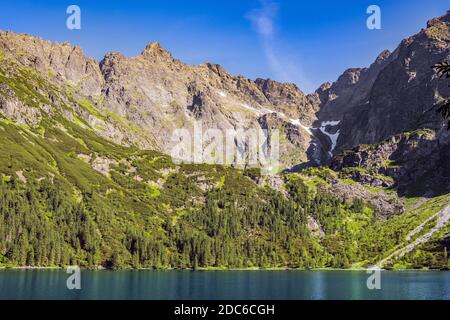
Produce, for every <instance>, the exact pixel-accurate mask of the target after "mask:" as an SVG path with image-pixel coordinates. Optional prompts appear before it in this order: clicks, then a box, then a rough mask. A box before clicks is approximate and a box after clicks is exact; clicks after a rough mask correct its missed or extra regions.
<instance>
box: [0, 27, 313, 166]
mask: <svg viewBox="0 0 450 320" xmlns="http://www.w3.org/2000/svg"><path fill="white" fill-rule="evenodd" d="M0 48H2V50H3V51H4V52H5V55H7V56H9V57H11V58H12V59H15V60H17V61H18V62H19V63H20V64H22V65H25V66H29V67H31V68H33V69H35V70H37V71H38V72H40V73H41V74H44V75H47V74H48V75H52V77H50V76H49V77H48V78H49V79H48V80H49V81H50V82H53V83H55V84H57V85H60V86H67V85H69V86H70V87H71V90H72V91H73V94H74V97H75V100H77V101H81V100H88V101H89V103H90V104H92V106H94V107H95V108H97V109H99V110H101V111H105V113H109V112H112V113H113V114H114V115H117V116H118V117H120V118H121V119H125V120H126V121H127V122H129V123H131V124H132V125H133V126H135V127H136V128H138V130H136V131H138V132H130V130H128V132H123V130H115V129H113V128H112V126H111V125H107V126H103V127H104V128H105V129H104V130H101V128H99V130H97V131H98V133H99V134H100V135H102V136H105V137H108V138H110V139H112V140H113V141H115V142H118V143H122V144H132V145H137V146H139V147H141V148H153V149H155V148H156V149H159V150H161V151H164V152H166V153H170V150H171V147H172V145H171V136H172V134H173V131H174V130H176V129H181V128H187V129H192V128H193V125H194V123H195V122H197V121H201V123H202V126H203V129H204V130H206V129H208V128H218V129H222V130H225V129H236V128H242V129H248V128H260V125H259V122H260V119H261V118H262V117H264V116H266V115H267V114H273V115H274V116H276V117H277V119H278V120H277V127H280V128H284V127H286V126H290V127H292V130H290V131H289V132H291V131H294V132H295V134H292V135H291V134H287V137H286V139H285V141H286V144H287V145H288V147H286V146H285V150H284V151H285V152H284V154H283V155H282V158H283V160H284V161H283V162H284V164H285V165H288V166H289V165H292V164H294V163H295V162H298V161H299V160H300V161H305V160H306V153H305V151H306V149H307V148H308V146H309V142H310V137H309V134H308V133H307V132H306V131H305V130H304V129H302V128H301V127H300V126H299V125H298V124H297V122H300V121H301V122H302V123H303V124H304V125H305V126H309V125H310V124H311V123H312V122H313V121H314V119H315V112H316V111H317V110H318V109H317V108H318V96H317V95H315V94H314V95H305V94H304V93H303V92H302V91H300V90H299V89H298V88H297V86H295V85H294V84H281V83H278V82H275V81H272V80H269V79H267V80H263V79H257V80H256V81H252V80H249V79H247V78H245V77H242V76H237V77H235V76H232V75H230V74H229V73H227V72H226V71H225V70H224V69H223V68H222V67H221V66H219V65H215V64H210V63H206V64H202V65H198V66H191V65H187V64H184V63H182V62H180V61H179V60H176V59H174V58H173V57H172V55H171V54H170V53H169V52H168V51H166V50H165V49H163V48H162V47H161V46H160V45H159V44H158V43H150V44H149V45H148V46H147V47H146V48H145V49H144V51H143V52H142V54H140V55H138V56H137V57H133V58H127V57H125V56H123V55H122V54H120V53H109V54H107V55H106V56H105V58H104V59H103V60H102V61H101V62H97V61H96V60H95V59H92V58H88V57H86V56H85V55H84V54H83V52H82V50H81V48H79V47H72V46H70V45H69V44H56V43H54V44H52V43H50V42H48V41H45V40H41V39H39V38H35V37H32V36H28V35H18V34H15V33H13V32H6V33H5V32H2V33H1V34H0ZM97 118H98V117H97ZM86 120H87V121H88V122H89V123H90V124H91V125H93V126H97V122H98V120H99V119H96V117H89V116H88V117H87V118H86ZM100 120H104V119H100Z"/></svg>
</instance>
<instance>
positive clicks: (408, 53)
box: [0, 12, 450, 268]
mask: <svg viewBox="0 0 450 320" xmlns="http://www.w3.org/2000/svg"><path fill="white" fill-rule="evenodd" d="M449 38H450V13H449V12H447V14H445V15H444V16H442V17H438V18H435V19H432V20H430V21H428V23H427V25H426V27H425V28H424V29H422V30H421V31H420V32H419V33H417V34H416V35H414V36H411V37H409V38H407V39H404V40H403V41H402V42H401V43H400V45H399V46H398V47H397V48H396V49H395V50H394V51H393V52H389V51H383V52H382V53H380V55H379V56H378V57H377V59H376V60H375V62H374V63H373V64H372V65H370V66H369V67H367V68H352V69H348V70H346V71H345V72H344V73H343V74H342V75H341V76H340V77H339V78H338V79H337V80H336V81H335V82H333V83H324V84H323V85H321V86H320V88H318V89H317V90H316V91H315V92H314V93H310V94H305V93H304V92H302V91H301V90H300V88H298V87H297V86H296V85H295V84H290V83H279V82H276V81H273V80H270V79H256V80H251V79H248V78H245V77H243V76H234V75H231V74H229V73H228V72H227V71H226V70H224V68H222V67H221V66H220V65H217V64H211V63H205V64H201V65H188V64H185V63H183V62H181V61H179V60H177V59H175V58H174V57H173V56H172V55H171V54H170V53H169V52H168V51H167V50H165V49H163V48H162V47H161V46H160V44H158V43H156V42H153V43H150V44H148V45H147V46H146V47H145V49H144V50H143V51H142V53H141V54H140V55H138V56H136V57H132V58H129V57H125V56H124V55H122V54H120V53H108V54H107V55H106V56H105V57H104V58H103V60H102V61H100V62H99V61H97V60H95V59H93V58H90V57H87V56H85V55H84V53H83V51H82V49H81V48H80V47H78V46H76V47H74V46H72V45H71V44H68V43H62V44H60V43H51V42H49V41H46V40H43V39H40V38H38V37H34V36H30V35H26V34H17V33H14V32H11V31H8V32H3V31H0V118H1V120H0V136H1V141H2V142H1V145H2V149H3V153H2V154H1V155H0V168H1V172H2V183H1V188H0V189H1V190H0V193H1V194H0V210H1V215H0V265H1V264H3V265H6V266H25V265H29V266H63V265H68V264H79V265H83V266H86V267H99V266H101V267H107V268H128V267H133V268H286V267H288V268H314V267H339V268H348V267H361V266H369V265H374V264H378V265H380V266H383V267H386V266H389V267H396V268H402V267H418V268H419V267H432V268H447V267H448V256H447V250H448V249H449V248H450V241H449V231H450V228H449V226H448V224H447V221H448V220H449V219H450V214H449V212H448V211H449V199H450V198H449V193H450V161H449V160H448V159H450V133H449V131H448V130H447V128H446V125H445V124H446V123H445V121H444V120H443V119H442V118H441V116H440V114H438V113H437V112H436V109H437V107H438V105H439V103H440V102H442V101H443V100H444V99H445V98H446V97H448V96H449V95H450V88H449V87H448V83H447V82H446V81H445V80H443V79H440V78H439V77H438V76H437V75H436V72H435V70H433V68H432V67H433V66H434V65H436V64H437V63H440V62H443V61H449V60H450V50H449ZM199 122H200V123H201V124H202V126H203V129H204V130H206V129H219V130H222V131H224V130H227V129H237V128H243V129H251V128H260V129H267V130H269V131H271V130H274V129H278V130H279V132H280V136H281V137H280V166H279V168H277V171H278V174H276V175H273V176H264V175H261V173H260V171H259V170H258V168H234V166H233V165H230V166H223V165H218V164H205V163H203V164H202V163H182V164H178V163H174V162H173V160H172V159H171V158H170V157H169V156H167V155H168V154H170V151H171V150H172V148H173V147H174V143H176V141H174V140H173V139H172V135H173V132H174V130H177V129H180V128H184V129H187V130H194V127H195V124H196V123H199ZM411 243H413V244H414V245H411Z"/></svg>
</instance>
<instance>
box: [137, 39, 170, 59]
mask: <svg viewBox="0 0 450 320" xmlns="http://www.w3.org/2000/svg"><path fill="white" fill-rule="evenodd" d="M141 56H143V57H145V58H146V59H151V60H153V61H163V60H165V61H167V60H169V61H173V60H174V59H173V57H172V54H171V53H170V52H169V51H167V50H166V49H164V48H163V47H162V46H161V44H160V43H159V42H150V43H149V44H148V45H147V46H146V47H145V49H144V51H142V53H141Z"/></svg>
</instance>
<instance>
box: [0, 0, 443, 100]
mask: <svg viewBox="0 0 450 320" xmlns="http://www.w3.org/2000/svg"><path fill="white" fill-rule="evenodd" d="M0 4H1V11H0V29H2V30H5V31H6V30H12V31H15V32H20V33H29V34H32V35H37V36H40V37H42V38H45V39H48V40H52V41H58V42H64V41H68V42H71V43H73V44H78V45H80V46H81V47H82V48H83V50H84V52H85V53H86V54H87V55H89V56H93V57H95V58H97V59H99V60H100V59H102V57H103V56H104V55H105V53H107V52H109V51H119V52H122V53H123V54H125V55H127V56H135V55H137V54H139V53H140V52H141V51H142V50H143V48H144V47H145V45H146V44H147V43H149V42H151V41H158V42H160V43H161V44H162V46H163V47H165V48H167V49H168V50H169V51H171V52H172V53H173V55H174V56H175V57H176V58H178V59H180V60H182V61H184V62H187V63H191V64H199V63H203V62H213V63H219V64H221V65H222V66H223V67H224V68H225V69H226V70H228V71H229V72H231V73H232V74H236V75H244V76H246V77H249V78H252V79H254V78H257V77H262V78H272V79H275V80H278V81H287V82H294V83H296V84H297V85H298V86H299V87H300V88H301V89H302V90H304V91H305V92H312V91H314V90H315V89H316V88H317V87H318V86H319V85H320V84H321V83H323V82H325V81H330V82H332V81H334V80H336V78H337V77H338V76H339V75H340V74H341V73H342V72H343V71H344V70H345V69H347V68H350V67H361V66H368V65H369V64H370V63H372V62H373V60H374V59H375V58H376V57H377V55H378V54H379V53H380V52H381V51H382V50H384V49H390V50H393V49H395V47H396V46H397V45H398V43H399V42H400V41H401V40H402V39H403V38H405V37H407V36H410V35H412V34H414V33H416V32H418V31H419V30H420V29H421V28H423V27H425V25H426V21H427V20H428V19H430V18H432V17H435V16H439V15H442V14H444V13H445V11H446V10H447V9H449V6H448V1H446V0H427V1H423V0H372V1H366V0H343V1H325V0H316V1H311V0H310V1H299V0H296V1H295V0H292V1H288V0H248V1H245V0H226V1H225V0H214V1H213V0H209V1H206V0H198V1H195V0H191V1H187V0H184V1H181V0H166V1H160V0H151V1H138V0H134V1H133V0H131V1H130V0H128V1H118V0H109V1H93V0H86V1H82V0H71V1H65V0H46V1H44V0H42V1H39V0H34V1H20V0H17V1H7V0H0ZM71 4H76V5H78V6H79V7H80V8H81V23H82V28H81V30H68V29H67V28H66V19H67V17H68V15H67V14H66V8H67V7H68V6H69V5H71ZM371 4H376V5H378V6H379V7H380V8H381V22H382V29H381V30H369V29H367V27H366V20H367V17H368V14H366V9H367V7H368V6H369V5H371Z"/></svg>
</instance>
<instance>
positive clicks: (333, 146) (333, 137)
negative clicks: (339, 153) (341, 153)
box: [320, 120, 341, 157]
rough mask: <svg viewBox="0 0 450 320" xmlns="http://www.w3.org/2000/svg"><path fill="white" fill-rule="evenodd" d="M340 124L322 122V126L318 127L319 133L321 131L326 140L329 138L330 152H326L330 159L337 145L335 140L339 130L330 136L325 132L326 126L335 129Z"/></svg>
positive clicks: (338, 122) (337, 122)
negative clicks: (326, 137)
mask: <svg viewBox="0 0 450 320" xmlns="http://www.w3.org/2000/svg"><path fill="white" fill-rule="evenodd" d="M340 123H341V121H339V120H338V121H332V120H331V121H322V124H321V125H320V131H322V133H323V134H324V135H326V136H328V138H330V141H331V148H330V151H328V153H329V155H330V156H331V157H332V156H333V151H334V149H335V148H336V145H337V140H338V138H339V135H340V133H341V130H338V131H337V132H336V133H334V134H331V133H329V132H327V127H328V126H332V127H335V126H337V125H339V124H340Z"/></svg>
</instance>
